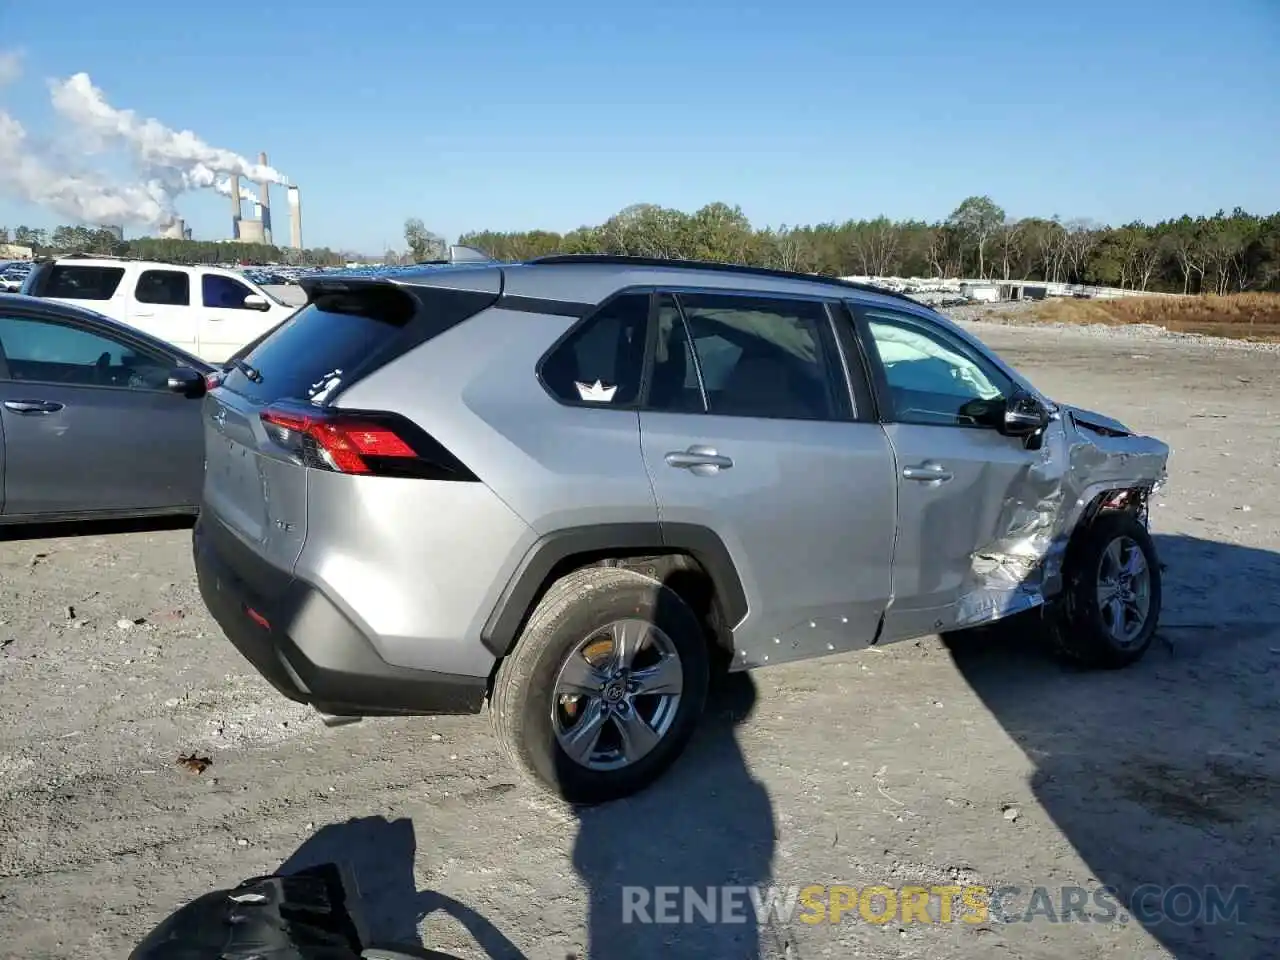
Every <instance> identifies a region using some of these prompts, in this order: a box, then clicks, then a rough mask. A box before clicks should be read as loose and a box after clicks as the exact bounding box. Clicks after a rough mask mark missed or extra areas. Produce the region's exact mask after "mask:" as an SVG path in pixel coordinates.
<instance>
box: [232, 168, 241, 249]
mask: <svg viewBox="0 0 1280 960" xmlns="http://www.w3.org/2000/svg"><path fill="white" fill-rule="evenodd" d="M231 239H232V240H239V239H240V175H239V174H234V175H232V177H231Z"/></svg>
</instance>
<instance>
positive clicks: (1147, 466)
mask: <svg viewBox="0 0 1280 960" xmlns="http://www.w3.org/2000/svg"><path fill="white" fill-rule="evenodd" d="M303 284H304V286H305V288H306V289H307V292H308V296H309V297H310V300H311V302H310V304H309V305H308V306H306V307H304V308H303V309H301V310H300V311H299V312H298V313H297V314H295V315H294V316H293V317H292V318H291V319H289V320H288V321H287V322H285V323H284V324H282V325H281V327H280V328H279V329H278V330H277V331H275V332H273V333H272V334H271V335H269V336H267V337H265V338H264V339H263V340H262V341H261V342H260V343H258V344H256V345H254V346H252V347H251V348H250V349H248V350H246V351H245V352H244V353H243V355H242V357H241V358H239V359H238V361H237V363H236V365H235V368H234V369H232V370H230V371H228V373H227V375H226V377H225V379H223V380H222V382H221V384H220V385H219V386H218V387H217V388H216V389H214V390H212V391H211V393H210V395H209V397H208V399H207V400H206V402H205V413H206V415H205V427H206V436H207V443H206V449H207V457H208V467H207V472H206V475H205V486H204V492H203V500H202V510H201V515H200V520H199V522H198V524H197V526H196V530H195V534H194V540H193V548H194V552H195V558H196V567H197V571H198V574H199V577H200V585H201V591H202V593H203V595H204V598H205V602H206V603H207V605H208V606H209V608H210V610H211V611H212V612H213V614H214V616H215V617H216V618H217V619H218V621H219V622H220V624H221V625H222V627H223V629H224V631H225V632H226V634H227V635H228V637H229V638H230V639H231V641H232V642H233V643H235V645H236V646H237V647H238V648H239V649H240V650H241V652H242V653H243V654H244V655H245V656H246V657H247V658H248V659H249V660H250V661H251V662H253V663H254V664H255V665H256V666H257V668H258V669H259V670H260V671H261V672H262V673H263V674H264V675H265V676H266V677H267V678H268V679H269V680H271V682H272V683H273V684H275V686H276V687H277V688H278V689H279V690H281V691H282V692H283V693H284V694H285V695H287V696H290V697H292V698H294V699H295V700H299V701H301V702H305V703H311V704H313V705H315V706H316V707H317V708H319V709H320V710H322V711H324V712H328V713H334V714H347V715H379V714H388V713H431V712H455V711H478V710H480V709H481V707H482V704H483V702H484V701H485V700H486V698H487V699H488V700H489V703H490V706H491V710H492V714H493V719H494V723H495V727H496V730H497V733H498V735H499V739H500V741H501V743H502V744H503V748H504V750H505V752H506V754H507V756H508V758H509V759H510V760H511V761H512V762H513V763H514V765H515V766H516V767H517V768H518V769H519V770H520V771H521V772H522V773H524V774H526V775H527V776H528V777H530V778H531V779H532V780H534V781H535V782H538V783H540V784H542V785H544V786H547V787H550V788H551V789H554V790H556V791H557V792H558V793H559V794H560V795H561V796H563V797H565V798H567V799H570V800H574V801H584V802H590V801H599V800H607V799H610V798H614V797H618V796H622V795H625V794H626V793H629V792H632V791H634V790H637V789H640V788H641V787H643V786H644V785H646V784H647V783H649V782H651V781H652V780H653V779H654V778H655V777H656V776H658V775H659V774H660V773H661V772H662V771H663V770H664V769H665V768H666V767H667V765H669V764H670V763H671V762H672V761H673V760H674V758H675V757H676V756H677V755H678V754H679V753H680V751H681V750H682V749H683V747H684V745H685V743H686V742H687V740H688V738H689V736H690V735H691V733H692V731H693V728H694V726H695V724H696V722H697V719H698V716H699V714H700V712H701V710H702V707H703V704H704V701H705V697H706V690H707V683H708V676H709V674H710V671H711V669H712V667H713V666H714V665H715V664H716V663H717V662H720V663H724V664H727V666H728V668H729V669H731V670H743V669H749V668H754V667H759V666H765V665H770V664H776V663H780V662H786V661H789V660H798V659H803V658H809V657H816V656H823V655H826V654H828V653H834V652H841V651H847V650H854V649H857V648H860V647H864V646H866V645H868V644H882V643H888V642H892V641H896V640H903V639H908V638H911V637H917V636H921V635H925V634H930V633H935V632H942V631H948V630H957V629H963V628H966V627H969V626H975V625H980V624H984V623H987V622H991V621H995V620H998V619H1000V618H1003V617H1007V616H1010V615H1012V614H1014V613H1018V612H1021V611H1025V610H1029V609H1033V608H1036V607H1043V606H1044V605H1045V604H1046V603H1047V602H1051V603H1052V606H1053V609H1054V613H1053V621H1052V622H1054V623H1059V622H1065V623H1066V624H1067V626H1068V627H1069V629H1064V630H1060V631H1057V632H1056V633H1055V636H1056V637H1057V638H1058V640H1059V642H1060V644H1061V646H1062V648H1063V649H1064V650H1065V651H1066V652H1069V653H1071V654H1072V655H1074V656H1076V657H1078V658H1079V659H1081V660H1084V661H1086V662H1089V663H1092V664H1096V665H1102V666H1120V665H1123V664H1126V663H1130V662H1133V660H1135V659H1136V658H1138V657H1139V656H1141V655H1142V653H1143V652H1144V651H1145V650H1146V649H1147V646H1148V645H1149V644H1150V642H1151V638H1152V636H1153V633H1154V630H1155V626H1156V622H1157V618H1158V614H1159V607H1160V575H1159V564H1158V561H1157V558H1156V556H1155V551H1154V547H1153V546H1152V542H1151V538H1150V537H1149V536H1148V534H1147V531H1146V526H1145V497H1146V494H1147V492H1148V491H1149V490H1150V489H1151V488H1152V486H1153V485H1154V484H1155V483H1157V482H1158V481H1159V480H1160V479H1161V478H1162V477H1163V473H1164V469H1165V464H1166V460H1167V456H1168V448H1167V446H1165V445H1164V444H1163V443H1161V442H1160V441H1158V440H1154V439H1150V438H1145V437H1137V436H1134V435H1132V433H1131V432H1130V431H1128V430H1127V429H1126V428H1125V427H1124V426H1123V425H1122V424H1119V423H1117V422H1116V421H1113V420H1110V419H1108V418H1105V417H1101V416H1099V415H1096V414H1088V413H1086V412H1084V411H1080V410H1076V409H1074V408H1069V407H1064V406H1059V405H1056V404H1054V403H1052V402H1051V401H1049V400H1048V399H1047V398H1045V397H1043V396H1041V395H1040V394H1039V393H1038V392H1036V391H1035V389H1034V387H1032V386H1031V385H1030V384H1029V383H1027V382H1026V381H1025V380H1024V379H1023V378H1021V377H1020V376H1019V375H1018V374H1017V373H1016V372H1015V371H1014V370H1012V369H1011V368H1010V367H1008V366H1007V365H1006V364H1004V363H1003V362H1002V361H1001V360H1000V359H999V358H998V357H996V356H995V355H994V354H992V353H991V352H990V351H989V350H987V349H986V348H985V347H984V346H983V345H982V344H981V343H980V342H979V341H977V340H976V339H974V338H973V337H971V336H969V335H968V334H966V333H964V332H963V331H962V330H961V329H959V328H958V327H956V326H955V325H953V324H951V323H949V322H948V321H947V320H945V319H944V318H943V317H941V316H939V315H938V314H936V313H934V312H933V311H931V310H929V309H928V308H927V307H924V306H922V305H920V304H918V303H916V302H915V301H913V300H910V299H908V298H906V297H903V296H894V295H888V294H885V293H883V292H880V291H875V290H871V289H869V288H866V287H860V286H857V285H854V284H848V283H843V282H840V281H834V280H825V279H823V278H817V277H811V276H806V275H801V274H792V273H784V272H780V271H768V270H759V269H752V268H733V267H727V266H720V265H709V264H697V263H681V262H676V261H664V260H654V261H651V260H643V259H636V258H620V257H551V258H544V259H541V260H537V261H533V262H530V263H525V264H488V265H483V266H474V267H471V266H467V267H463V266H459V267H448V268H437V269H433V270H425V269H424V270H422V271H420V272H410V273H407V274H402V275H399V276H397V277H395V278H394V279H385V278H384V279H365V280H361V279H356V278H351V277H343V278H337V279H335V280H333V281H329V280H326V279H325V278H323V277H321V278H310V279H307V280H304V281H303ZM264 491H265V494H264Z"/></svg>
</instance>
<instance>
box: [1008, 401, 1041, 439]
mask: <svg viewBox="0 0 1280 960" xmlns="http://www.w3.org/2000/svg"><path fill="white" fill-rule="evenodd" d="M1048 425H1049V411H1048V410H1047V409H1046V408H1045V405H1044V404H1043V403H1041V402H1040V400H1039V399H1038V398H1036V397H1033V396H1032V395H1031V394H1029V393H1015V394H1014V395H1013V396H1011V397H1010V398H1009V399H1008V400H1007V401H1006V402H1005V406H1004V417H1003V418H1002V420H1001V423H1000V432H1001V433H1003V434H1004V435H1005V436H1006V437H1030V436H1033V435H1034V434H1037V433H1039V432H1040V431H1041V430H1043V429H1044V428H1045V427H1047V426H1048Z"/></svg>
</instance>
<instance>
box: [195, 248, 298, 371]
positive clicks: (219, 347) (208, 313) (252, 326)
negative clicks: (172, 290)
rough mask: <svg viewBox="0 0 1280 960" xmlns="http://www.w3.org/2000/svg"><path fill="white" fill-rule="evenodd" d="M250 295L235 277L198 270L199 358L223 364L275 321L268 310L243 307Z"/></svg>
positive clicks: (246, 287) (251, 291)
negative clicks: (199, 273) (199, 272)
mask: <svg viewBox="0 0 1280 960" xmlns="http://www.w3.org/2000/svg"><path fill="white" fill-rule="evenodd" d="M253 293H254V291H253V290H252V289H251V288H250V287H249V286H248V285H247V284H244V283H241V282H240V281H239V280H236V279H235V278H234V277H228V276H227V275H226V274H222V273H209V272H205V271H201V276H200V305H199V314H198V315H199V325H200V350H199V356H200V357H201V358H202V359H204V360H207V361H209V362H210V363H222V362H223V361H225V360H227V359H228V358H230V357H231V355H232V354H234V353H235V352H236V351H237V350H239V349H240V348H241V347H243V346H244V345H245V344H246V343H248V342H249V341H251V340H254V339H256V338H257V337H258V336H259V335H260V334H262V333H263V331H265V330H266V329H267V328H268V327H270V326H273V325H275V323H277V322H278V319H279V318H278V317H275V316H274V315H270V316H269V312H268V311H266V310H261V309H258V308H255V307H252V306H246V305H245V298H246V297H248V296H250V295H252V294H253ZM258 296H261V294H259V295H258ZM264 299H265V298H264ZM267 302H268V303H270V301H267Z"/></svg>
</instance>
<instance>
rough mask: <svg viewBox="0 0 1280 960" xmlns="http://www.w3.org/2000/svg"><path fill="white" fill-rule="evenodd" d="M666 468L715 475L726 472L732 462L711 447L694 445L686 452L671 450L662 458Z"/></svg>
mask: <svg viewBox="0 0 1280 960" xmlns="http://www.w3.org/2000/svg"><path fill="white" fill-rule="evenodd" d="M663 459H665V460H666V461H667V466H669V467H677V468H678V469H681V470H692V471H694V472H695V473H704V474H705V473H715V472H716V471H717V470H728V469H729V468H730V467H732V466H733V460H731V459H730V458H729V457H726V456H722V455H721V454H719V453H716V451H715V448H713V447H703V446H698V445H696V444H695V445H694V446H692V447H690V448H689V449H688V450H672V451H671V452H670V453H668V454H667V455H666V457H664V458H663Z"/></svg>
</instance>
